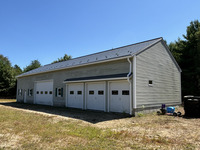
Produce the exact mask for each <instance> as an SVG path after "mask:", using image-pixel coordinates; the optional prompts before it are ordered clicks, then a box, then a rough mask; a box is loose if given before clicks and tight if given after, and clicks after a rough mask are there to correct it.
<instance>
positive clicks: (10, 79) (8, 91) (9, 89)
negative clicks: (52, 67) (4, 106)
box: [0, 54, 72, 98]
mask: <svg viewBox="0 0 200 150" xmlns="http://www.w3.org/2000/svg"><path fill="white" fill-rule="evenodd" d="M71 58H72V57H71V56H70V55H69V56H68V55H67V54H65V55H64V56H63V57H61V58H58V59H57V60H55V61H53V62H52V63H57V62H61V61H65V60H69V59H71ZM41 66H42V65H41V63H40V62H39V60H33V61H31V63H30V64H29V65H28V66H26V67H25V68H23V69H21V68H20V67H19V66H18V65H14V66H12V65H11V63H10V61H9V59H8V58H7V57H5V56H3V55H1V54H0V98H15V95H16V89H17V80H16V76H17V75H20V74H22V73H25V72H28V71H30V70H33V69H36V68H39V67H41Z"/></svg>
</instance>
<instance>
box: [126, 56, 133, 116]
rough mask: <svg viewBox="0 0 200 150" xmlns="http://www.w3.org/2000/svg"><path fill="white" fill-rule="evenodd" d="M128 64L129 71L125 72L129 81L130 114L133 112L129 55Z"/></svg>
mask: <svg viewBox="0 0 200 150" xmlns="http://www.w3.org/2000/svg"><path fill="white" fill-rule="evenodd" d="M127 60H128V62H129V64H130V67H129V73H128V74H127V80H128V82H129V88H130V89H129V91H130V92H129V93H130V112H129V113H130V115H132V114H133V103H132V83H131V81H130V77H131V73H132V63H131V61H130V57H128V58H127Z"/></svg>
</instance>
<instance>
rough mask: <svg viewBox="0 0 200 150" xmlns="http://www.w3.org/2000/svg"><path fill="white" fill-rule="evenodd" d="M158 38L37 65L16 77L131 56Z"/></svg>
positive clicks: (158, 39)
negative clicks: (40, 65) (37, 66)
mask: <svg viewBox="0 0 200 150" xmlns="http://www.w3.org/2000/svg"><path fill="white" fill-rule="evenodd" d="M160 40H162V38H156V39H152V40H148V41H144V42H140V43H136V44H131V45H127V46H123V47H119V48H115V49H111V50H107V51H102V52H99V53H94V54H91V55H86V56H82V57H77V58H74V59H70V60H67V61H63V62H59V63H54V64H48V65H45V66H42V67H39V68H37V69H34V70H31V71H28V72H25V73H23V74H21V75H18V76H17V77H23V76H28V75H33V74H39V73H44V72H51V71H55V70H61V69H67V68H72V67H77V66H81V65H86V64H92V63H95V62H101V61H106V60H110V59H116V58H120V57H125V56H132V55H134V54H137V53H139V52H141V51H143V50H144V49H146V48H148V47H150V46H151V45H154V44H155V43H157V42H159V41H160Z"/></svg>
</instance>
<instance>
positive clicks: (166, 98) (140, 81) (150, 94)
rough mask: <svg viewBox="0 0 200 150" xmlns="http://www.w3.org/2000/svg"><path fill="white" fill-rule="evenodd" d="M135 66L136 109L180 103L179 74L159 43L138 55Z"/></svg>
mask: <svg viewBox="0 0 200 150" xmlns="http://www.w3.org/2000/svg"><path fill="white" fill-rule="evenodd" d="M136 66H137V75H136V86H137V88H136V95H137V107H138V108H140V107H142V106H145V107H151V106H160V105H161V104H162V103H164V104H168V105H176V104H180V103H181V95H180V93H181V92H180V90H181V87H180V72H179V70H178V68H177V67H176V65H175V63H174V62H173V61H172V59H171V57H170V55H169V53H168V52H167V50H166V48H165V47H164V45H163V44H162V43H161V42H159V43H158V44H156V45H154V46H153V47H151V48H149V49H148V50H146V51H144V52H142V53H141V54H139V55H138V56H137V62H136ZM149 81H153V84H152V85H151V86H149Z"/></svg>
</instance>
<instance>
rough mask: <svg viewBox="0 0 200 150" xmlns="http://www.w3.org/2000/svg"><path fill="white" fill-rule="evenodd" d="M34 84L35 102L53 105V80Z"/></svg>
mask: <svg viewBox="0 0 200 150" xmlns="http://www.w3.org/2000/svg"><path fill="white" fill-rule="evenodd" d="M35 85H36V88H35V89H36V90H35V92H36V93H35V103H36V104H42V105H53V81H40V82H36V84H35Z"/></svg>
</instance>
